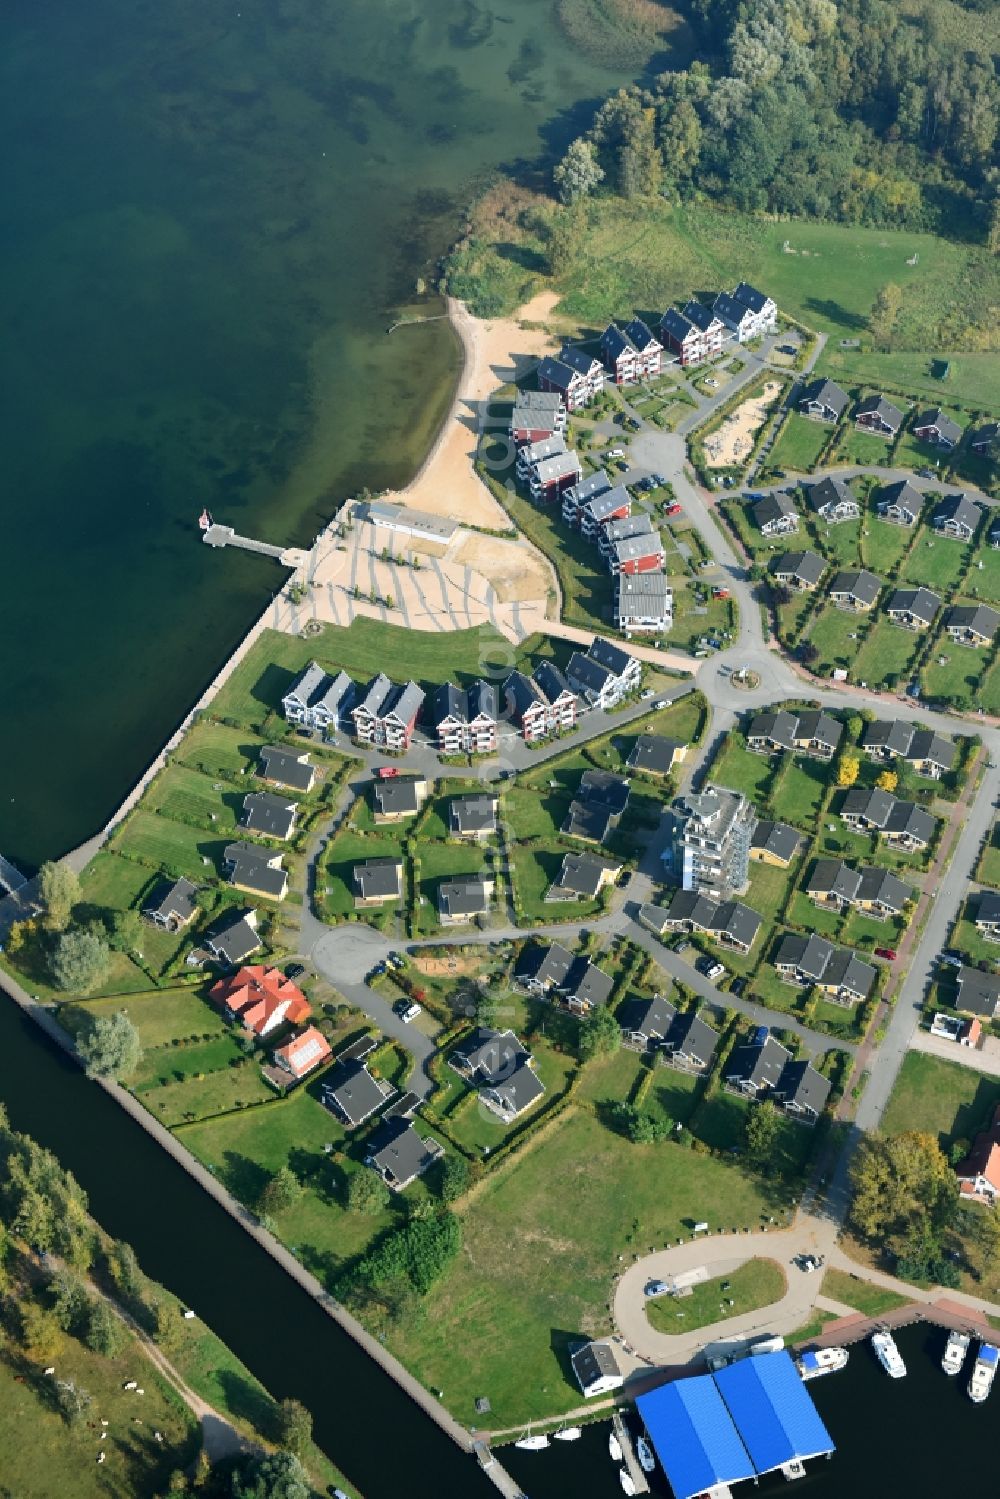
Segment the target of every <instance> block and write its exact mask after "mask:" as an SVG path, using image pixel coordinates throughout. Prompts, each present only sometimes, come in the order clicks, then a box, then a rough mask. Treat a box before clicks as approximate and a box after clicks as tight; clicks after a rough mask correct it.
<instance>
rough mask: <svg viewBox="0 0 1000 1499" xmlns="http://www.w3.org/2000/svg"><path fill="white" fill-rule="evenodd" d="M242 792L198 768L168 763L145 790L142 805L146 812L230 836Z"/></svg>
mask: <svg viewBox="0 0 1000 1499" xmlns="http://www.w3.org/2000/svg"><path fill="white" fill-rule="evenodd" d="M249 789H250V788H249V787H248V788H247V790H249ZM245 794H246V793H245V792H244V791H243V790H242V789H240V790H234V789H233V788H232V787H230V786H228V785H226V784H225V783H223V782H222V781H212V780H211V779H210V778H209V777H208V776H206V775H202V774H201V772H200V771H198V770H189V769H188V768H187V767H186V766H184V765H168V766H167V768H166V770H162V771H161V772H160V774H159V775H158V776H157V777H156V780H155V781H154V782H153V784H152V785H151V786H150V788H149V790H148V791H147V792H146V794H145V796H144V797H143V802H142V805H143V810H144V811H146V812H158V813H160V814H161V815H162V816H164V817H169V818H172V819H173V820H174V821H175V822H188V823H191V824H192V825H193V826H194V827H199V828H210V829H211V831H212V832H213V833H215V834H217V835H218V836H219V837H230V836H231V835H232V834H233V833H234V831H235V829H236V826H237V824H238V822H239V819H240V816H241V815H242V811H243V798H244V795H245Z"/></svg>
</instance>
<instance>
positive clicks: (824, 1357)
mask: <svg viewBox="0 0 1000 1499" xmlns="http://www.w3.org/2000/svg"><path fill="white" fill-rule="evenodd" d="M846 1364H847V1349H846V1348H811V1349H809V1350H808V1351H807V1352H806V1353H802V1354H800V1355H799V1357H798V1358H797V1359H796V1360H795V1367H796V1368H797V1369H798V1371H799V1373H800V1374H801V1376H802V1378H803V1379H804V1380H806V1379H819V1377H820V1375H822V1374H836V1372H837V1370H838V1369H843V1368H844V1367H845V1366H846Z"/></svg>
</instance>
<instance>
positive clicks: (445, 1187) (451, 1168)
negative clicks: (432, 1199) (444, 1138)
mask: <svg viewBox="0 0 1000 1499" xmlns="http://www.w3.org/2000/svg"><path fill="white" fill-rule="evenodd" d="M468 1185H469V1163H468V1161H467V1160H466V1159H465V1157H464V1156H461V1155H458V1154H457V1153H456V1152H455V1151H453V1150H452V1151H449V1153H448V1154H447V1155H446V1156H445V1158H444V1160H443V1161H442V1162H441V1170H440V1174H439V1176H438V1191H439V1192H440V1194H441V1201H442V1202H454V1201H455V1199H456V1198H458V1197H461V1195H462V1193H463V1192H464V1191H465V1190H466V1188H467V1187H468Z"/></svg>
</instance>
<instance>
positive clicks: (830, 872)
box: [806, 859, 861, 901]
mask: <svg viewBox="0 0 1000 1499" xmlns="http://www.w3.org/2000/svg"><path fill="white" fill-rule="evenodd" d="M860 888H861V875H860V874H859V873H858V871H857V870H856V869H851V868H850V866H849V865H847V864H845V863H844V862H843V860H842V859H817V860H816V863H815V866H814V867H813V872H812V874H811V875H810V876H809V879H808V882H807V884H806V890H807V892H808V894H809V895H836V896H837V897H838V898H839V899H840V900H848V901H853V900H854V899H855V898H856V896H857V894H858V891H859V890H860Z"/></svg>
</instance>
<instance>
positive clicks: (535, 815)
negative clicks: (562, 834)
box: [503, 786, 572, 840]
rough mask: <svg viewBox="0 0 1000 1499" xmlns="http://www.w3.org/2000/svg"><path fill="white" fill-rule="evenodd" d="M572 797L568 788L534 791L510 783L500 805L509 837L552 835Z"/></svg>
mask: <svg viewBox="0 0 1000 1499" xmlns="http://www.w3.org/2000/svg"><path fill="white" fill-rule="evenodd" d="M571 800H572V793H571V792H570V791H568V790H567V791H559V790H555V791H552V790H546V791H544V792H543V791H540V790H539V791H535V790H533V789H532V788H531V787H528V786H511V787H510V788H509V789H508V790H506V791H505V792H504V794H503V809H504V814H505V816H506V819H507V826H508V829H509V831H510V835H511V837H512V838H516V839H519V840H520V839H526V838H555V836H556V834H557V833H558V832H559V829H560V828H561V827H562V825H563V822H564V820H565V818H566V814H567V812H568V811H569V804H570V801H571Z"/></svg>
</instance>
